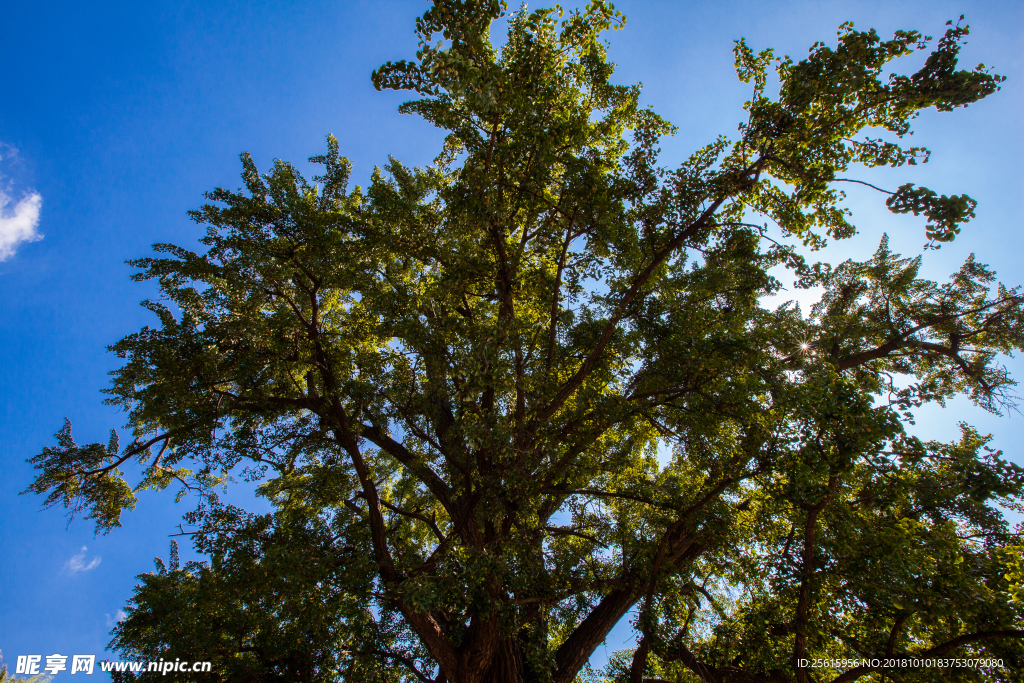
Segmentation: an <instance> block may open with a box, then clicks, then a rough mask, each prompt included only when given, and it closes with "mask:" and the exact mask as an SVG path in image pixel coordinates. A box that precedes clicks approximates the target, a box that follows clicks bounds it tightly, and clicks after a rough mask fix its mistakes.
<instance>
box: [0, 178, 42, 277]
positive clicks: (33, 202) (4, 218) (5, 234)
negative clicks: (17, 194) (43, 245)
mask: <svg viewBox="0 0 1024 683" xmlns="http://www.w3.org/2000/svg"><path fill="white" fill-rule="evenodd" d="M11 204H14V207H13V209H12V208H10V206H11ZM42 205H43V198H42V196H40V194H39V193H38V192H32V193H31V194H29V195H28V196H26V197H23V198H22V199H21V200H20V201H19V202H17V203H16V204H15V203H14V200H13V199H11V198H10V197H9V196H7V194H6V193H4V192H3V191H2V190H0V261H5V260H7V259H9V258H10V257H12V256H14V251H15V249H16V248H17V247H18V245H19V244H21V243H22V242H35V241H36V240H41V239H43V236H42V235H40V234H39V233H38V232H36V227H38V225H39V209H40V207H42Z"/></svg>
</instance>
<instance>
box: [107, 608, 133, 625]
mask: <svg viewBox="0 0 1024 683" xmlns="http://www.w3.org/2000/svg"><path fill="white" fill-rule="evenodd" d="M103 616H105V617H106V618H107V628H113V627H114V624H117V623H120V622H122V621H124V620H125V619H127V618H128V615H127V614H125V612H124V610H123V609H119V610H117V614H115V615H114V616H113V617H111V616H110V615H109V614H104V615H103Z"/></svg>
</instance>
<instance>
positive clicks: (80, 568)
mask: <svg viewBox="0 0 1024 683" xmlns="http://www.w3.org/2000/svg"><path fill="white" fill-rule="evenodd" d="M85 550H86V548H85V546H84V545H83V546H82V550H81V552H79V553H78V554H77V555H73V556H72V557H71V559H70V560H68V561H67V563H66V564H65V565H64V568H65V569H67V570H68V571H69V572H71V573H72V574H74V573H75V572H87V571H90V570H92V569H96V567H98V566H100V560H101V559H102V558H100V556H99V555H97V556H96V557H94V558H92V559H91V560H89V562H86V561H85Z"/></svg>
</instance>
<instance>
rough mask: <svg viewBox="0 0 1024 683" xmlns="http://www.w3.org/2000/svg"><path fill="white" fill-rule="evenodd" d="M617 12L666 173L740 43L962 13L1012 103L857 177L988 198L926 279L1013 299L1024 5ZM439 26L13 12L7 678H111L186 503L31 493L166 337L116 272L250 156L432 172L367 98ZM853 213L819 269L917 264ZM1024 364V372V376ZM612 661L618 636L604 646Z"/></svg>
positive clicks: (3, 117) (342, 15)
mask: <svg viewBox="0 0 1024 683" xmlns="http://www.w3.org/2000/svg"><path fill="white" fill-rule="evenodd" d="M616 6H617V7H618V8H619V9H621V10H622V11H623V12H624V13H625V14H626V15H627V17H628V23H627V27H626V30H625V31H620V32H616V33H613V34H611V35H610V39H611V41H612V48H611V55H612V58H613V59H614V61H616V62H617V63H618V64H619V69H618V71H617V78H616V80H617V81H618V82H620V83H631V82H636V81H642V82H643V84H644V101H645V103H647V104H651V105H653V106H654V108H655V109H656V110H657V111H658V112H659V113H661V114H662V115H663V116H665V117H666V118H668V119H669V120H671V121H672V122H673V123H675V124H677V125H678V126H679V133H678V134H677V135H676V136H675V137H674V138H672V139H670V140H666V141H665V143H664V144H663V149H664V162H665V163H666V164H669V165H673V164H677V163H679V162H680V161H681V160H682V159H684V158H685V157H686V156H687V155H688V154H689V153H690V152H691V151H692V150H693V149H695V148H696V147H699V146H703V145H704V144H707V143H708V142H710V141H711V140H712V139H713V138H714V137H715V136H716V135H718V134H725V135H733V134H734V133H735V130H736V124H737V123H738V122H739V121H740V120H741V119H742V114H743V112H742V109H741V106H742V103H743V101H744V99H745V98H746V96H747V93H748V90H747V86H744V85H743V84H741V83H739V82H738V81H737V80H736V78H735V75H734V73H733V69H732V61H733V58H732V53H731V48H732V40H734V39H736V38H739V37H746V38H747V40H748V42H749V43H750V45H751V46H752V47H753V48H755V49H761V48H763V47H768V46H771V47H774V48H776V50H777V52H778V53H781V54H791V55H792V56H794V57H795V58H800V57H801V56H802V55H804V54H805V53H806V50H807V48H808V47H809V46H810V45H811V44H812V43H813V42H815V41H816V40H824V41H826V42H827V41H831V40H834V36H835V29H836V27H837V26H838V25H839V24H840V23H841V22H843V21H846V20H852V21H854V22H855V24H856V26H857V27H858V28H861V29H866V28H868V27H875V28H877V29H878V31H879V32H880V33H881V34H882V35H883V36H885V35H886V34H891V32H892V31H893V30H895V29H900V28H914V29H919V30H921V31H922V32H924V33H926V34H929V35H936V36H938V35H941V34H942V32H943V30H944V24H945V22H946V20H947V19H954V20H955V19H956V18H957V17H958V16H959V15H960V14H966V15H967V21H968V22H969V23H970V25H971V36H970V42H969V44H968V46H967V47H966V48H965V49H964V52H963V61H962V64H963V65H965V66H974V65H975V64H977V63H978V62H984V63H986V64H989V65H991V66H993V67H994V70H995V71H996V72H997V73H1000V74H1003V75H1006V76H1008V77H1009V80H1007V82H1006V83H1005V84H1004V85H1003V89H1002V91H1001V92H999V93H997V94H996V95H994V96H993V97H991V98H989V99H988V100H986V101H983V102H981V103H978V104H976V105H974V106H972V107H970V108H969V109H967V110H960V111H957V112H954V113H952V114H937V113H935V112H928V113H926V114H924V115H922V116H921V118H920V119H919V120H918V122H917V126H916V128H917V131H918V132H917V134H916V135H915V138H914V142H915V144H923V145H926V146H928V147H930V148H931V149H932V151H933V156H932V161H931V162H930V163H929V164H928V165H927V166H923V167H917V168H916V169H910V170H909V171H908V170H907V169H901V170H898V171H889V170H881V171H876V172H874V173H872V174H871V175H868V174H861V175H860V176H859V177H861V178H862V179H866V180H867V179H870V180H873V181H874V182H878V183H884V184H886V185H888V186H891V187H893V186H896V185H899V184H902V183H904V182H915V183H918V184H922V185H926V186H928V187H931V188H933V189H935V190H937V191H939V192H941V193H946V194H949V193H962V192H966V193H967V194H969V195H971V196H972V197H974V198H975V199H977V200H978V201H979V207H978V211H977V216H978V217H977V219H976V220H975V221H973V222H972V223H970V224H968V226H967V227H966V228H965V229H964V232H963V234H962V236H961V237H960V238H959V239H958V240H957V241H956V242H955V243H953V244H952V245H948V246H945V247H943V249H942V250H941V251H939V252H930V253H928V254H927V256H926V263H925V268H924V272H925V274H927V275H928V276H929V277H933V278H943V279H944V278H945V277H946V276H948V275H949V274H950V273H951V272H953V271H954V270H956V268H957V267H958V266H959V264H960V263H962V261H963V260H964V258H966V256H967V254H969V253H970V252H977V254H978V258H979V260H980V261H982V262H985V263H989V264H991V265H992V266H993V267H994V268H995V270H996V271H997V272H998V273H999V276H1000V279H1001V280H1003V281H1004V282H1006V283H1008V284H1011V285H1016V284H1021V283H1024V267H1022V266H1021V261H1020V254H1021V253H1024V233H1022V230H1021V227H1022V226H1021V198H1022V195H1024V192H1022V191H1024V166H1022V164H1021V163H1020V162H1021V159H1024V117H1022V116H1021V113H1020V112H1021V111H1024V61H1022V53H1021V49H1020V47H1021V45H1022V44H1024V4H1022V3H1020V2H1018V1H1010V0H1007V1H992V0H987V1H984V2H981V1H967V0H961V1H959V2H951V1H948V0H926V1H908V0H901V1H900V2H893V1H892V0H888V1H877V2H876V1H871V2H858V1H856V0H844V1H842V2H834V1H810V0H808V1H804V2H796V1H776V2H750V1H746V0H735V1H720V2H715V3H710V2H682V1H678V2H655V1H652V0H646V1H643V2H640V1H629V2H627V1H623V2H620V3H617V4H616ZM425 8H426V3H425V2H423V1H422V0H405V1H390V2H337V1H335V2H322V1H318V0H311V1H309V2H303V3H299V2H266V1H253V0H247V1H245V2H241V1H221V2H216V3H214V2H205V3H203V2H177V3H169V2H160V1H157V0H154V1H151V2H145V3H139V2H131V3H129V2H116V1H111V2H106V3H71V2H53V3H34V2H12V1H9V0H3V1H2V2H0V17H2V24H0V25H2V26H3V33H4V37H3V40H2V41H0V65H2V68H0V93H2V94H0V98H2V99H0V389H2V391H3V394H2V395H3V402H2V404H0V406H2V408H0V458H2V466H3V470H2V472H3V476H2V477H0V613H2V614H3V616H4V618H3V619H0V650H2V651H3V654H4V658H5V659H6V661H8V662H9V663H11V664H12V665H13V662H14V660H15V658H16V656H17V655H19V654H42V655H46V654H52V653H54V652H59V653H62V654H96V655H99V656H100V657H101V658H102V657H103V656H104V648H105V646H106V644H107V642H108V641H109V630H110V627H111V625H112V623H113V620H115V619H116V618H117V617H118V612H119V610H121V609H123V607H124V604H125V601H126V599H127V598H128V597H129V596H130V595H131V592H132V587H133V586H134V585H135V578H134V577H135V575H137V574H139V573H140V572H145V571H149V570H150V569H151V568H152V566H153V565H152V561H153V558H154V557H155V556H161V557H166V556H167V550H168V543H169V539H168V534H171V533H173V532H174V531H176V525H177V523H178V521H180V515H181V514H182V513H183V512H185V511H186V510H187V509H188V505H187V503H181V504H175V503H174V502H173V496H172V495H168V494H167V492H165V494H151V495H145V494H143V495H142V496H141V500H140V502H139V505H138V507H137V509H136V510H135V511H134V512H133V513H131V514H127V515H125V517H124V526H123V527H122V528H120V529H117V530H115V531H114V532H112V533H111V534H110V535H108V536H104V537H99V538H95V537H94V536H93V532H92V526H91V525H90V524H88V523H85V522H81V521H76V522H75V523H73V524H71V525H70V526H69V525H68V524H67V522H66V520H65V518H64V516H63V513H62V511H60V510H57V509H54V510H49V511H43V512H40V503H41V500H40V499H38V498H36V497H30V496H18V495H17V494H18V492H19V491H21V490H23V489H24V488H25V487H26V486H27V485H28V484H29V483H30V482H31V480H32V470H31V468H30V467H29V466H28V465H26V464H25V459H26V458H27V457H30V456H32V455H34V454H36V453H38V452H39V450H40V449H41V447H42V446H44V445H49V444H51V443H52V434H53V433H54V432H56V431H57V430H58V429H59V428H60V427H61V424H62V422H63V419H64V417H65V416H67V417H70V418H71V419H72V420H73V422H74V425H75V434H76V437H77V439H78V440H79V442H82V441H103V442H105V441H106V438H107V437H106V435H107V432H108V430H109V429H110V428H111V427H120V425H121V424H122V423H123V422H124V416H123V415H119V414H118V413H117V412H116V411H115V410H114V409H113V408H109V407H106V406H103V405H102V403H101V401H102V396H101V394H100V390H101V389H102V388H104V386H106V383H107V375H106V373H107V372H108V371H109V370H111V369H113V368H114V367H116V362H115V361H116V359H115V358H114V357H112V356H111V355H110V354H107V353H106V351H105V347H106V345H108V344H111V343H113V342H115V341H117V340H118V339H120V338H121V337H122V336H124V335H126V334H128V333H130V332H133V331H135V330H137V329H138V328H139V327H141V326H142V325H145V324H148V323H152V320H151V314H149V313H148V312H146V311H145V310H143V309H142V308H140V307H139V306H138V305H137V304H138V302H139V301H140V300H141V299H144V298H146V297H147V296H149V295H151V294H152V291H153V290H152V289H151V288H150V286H149V285H139V284H133V283H131V282H130V281H129V280H128V276H129V275H130V273H131V270H130V269H129V268H128V267H127V266H125V265H124V261H125V260H126V259H129V258H133V257H139V256H144V255H147V254H148V253H149V247H150V245H151V244H152V243H154V242H174V243H178V244H181V245H184V246H186V247H189V248H194V247H195V246H197V245H196V239H197V238H198V237H199V236H200V235H201V234H202V228H200V227H199V226H197V225H195V224H193V223H191V222H190V221H189V220H188V218H187V217H186V215H185V212H186V211H187V210H189V209H192V208H196V207H198V206H199V205H200V204H201V203H202V201H203V199H202V193H203V192H204V191H205V190H209V189H212V188H214V187H216V186H224V187H230V188H234V187H238V186H239V185H240V184H241V183H240V181H239V178H238V171H239V165H238V159H237V155H238V153H239V152H242V151H248V152H250V153H251V154H252V155H253V157H254V158H255V160H256V162H257V164H259V165H260V167H261V168H267V167H268V166H269V164H270V163H271V161H272V160H273V159H274V158H281V159H285V160H289V161H293V162H302V161H304V160H305V159H306V158H308V157H309V156H310V155H313V154H318V153H321V152H322V150H323V148H324V138H325V136H326V135H327V133H334V134H335V135H336V136H337V137H338V139H339V141H340V143H341V148H342V153H343V154H345V155H347V156H348V157H349V158H350V159H351V160H352V162H353V164H354V166H355V170H354V174H355V178H356V179H357V181H361V182H362V184H364V185H365V182H366V180H367V179H368V177H369V174H370V172H371V171H372V169H373V166H374V164H383V163H385V162H386V160H387V156H388V155H389V154H391V155H394V156H395V157H397V158H398V159H401V160H402V161H403V162H406V163H409V164H426V163H429V161H430V160H431V159H432V158H433V157H434V156H435V155H436V153H437V151H438V150H439V143H440V140H441V135H440V133H439V132H438V131H436V130H434V129H433V128H431V127H430V126H429V125H427V124H426V123H424V122H423V121H421V120H419V119H416V118H414V117H411V116H401V115H399V114H398V113H397V112H396V107H397V105H398V104H399V103H400V102H402V101H403V100H404V99H407V98H406V97H405V96H404V95H403V94H401V93H394V92H386V93H378V92H376V91H374V90H373V87H372V85H371V84H370V78H369V76H370V72H371V71H372V70H373V69H374V68H376V67H377V66H379V65H380V64H381V63H383V62H384V61H387V60H389V59H393V60H396V59H403V58H411V57H412V56H413V53H414V51H415V38H414V36H413V33H412V26H413V20H414V17H415V16H416V15H418V14H419V13H421V12H422V11H423V10H424V9H425ZM921 59H923V57H922V58H921ZM920 61H921V60H918V61H913V59H908V60H907V65H906V66H905V67H901V68H906V69H908V70H909V69H912V68H914V67H915V66H916V65H917V64H918V63H919V62H920ZM299 165H300V168H301V167H303V166H304V164H299ZM850 206H851V207H852V208H853V209H854V212H855V214H854V219H855V223H856V224H857V225H858V227H859V228H860V229H861V231H862V235H861V236H859V237H858V238H856V239H854V240H851V241H848V242H844V243H842V244H838V245H833V246H831V247H829V248H828V249H827V250H826V251H825V253H824V255H823V258H824V259H825V260H831V261H832V262H838V261H840V260H842V259H845V258H850V257H853V258H863V257H866V256H867V255H869V254H870V253H872V252H873V251H874V249H875V248H876V246H877V244H878V240H879V239H880V237H881V235H882V233H883V232H888V233H889V235H890V237H891V244H892V246H893V248H894V249H896V250H898V251H902V252H903V253H905V254H917V253H920V251H921V245H922V244H923V242H924V229H923V221H921V220H917V219H914V218H912V217H908V216H901V217H895V216H892V215H891V214H889V213H888V212H887V211H885V209H884V206H883V205H882V199H881V198H880V196H879V195H877V193H873V192H872V191H870V190H866V189H865V190H864V191H863V192H862V191H860V190H859V189H855V190H851V191H850ZM1008 365H1009V367H1010V368H1011V369H1012V370H1015V372H1016V375H1017V376H1021V375H1022V374H1024V363H1022V362H1021V361H1020V360H1019V359H1018V360H1014V361H1010V362H1009V363H1008ZM960 420H968V421H970V422H971V423H973V424H975V425H977V426H978V427H979V428H980V429H982V430H983V431H989V432H992V433H994V434H995V444H996V445H997V446H998V447H1001V448H1003V449H1004V451H1005V452H1006V454H1007V455H1008V456H1009V457H1011V458H1012V459H1013V460H1015V461H1017V462H1024V453H1022V449H1021V439H1020V436H1021V435H1024V429H1022V427H1024V418H1022V417H1021V416H1019V415H1018V416H1012V417H1003V418H997V417H994V416H990V415H988V414H986V413H984V412H982V411H980V410H978V409H976V408H973V407H972V406H971V405H970V404H969V403H968V402H965V401H954V402H953V403H951V404H950V405H949V406H948V407H947V408H946V409H945V410H941V409H937V408H936V409H929V410H926V411H923V412H922V413H921V415H920V419H919V420H918V424H917V427H916V431H917V433H918V434H920V435H922V436H927V437H930V438H941V439H950V438H954V437H955V436H956V435H957V429H956V424H957V422H958V421H960ZM244 499H246V494H245V492H244V491H243V492H240V493H238V494H237V496H236V500H244ZM256 505H257V506H258V505H259V503H258V502H257V503H256ZM183 550H184V548H183ZM616 637H618V636H616ZM619 646H620V643H619V642H609V645H608V650H607V651H608V652H611V651H612V650H614V649H617V648H618V647H619ZM198 654H199V653H197V656H198ZM597 656H598V658H600V659H603V658H604V652H603V650H600V649H599V651H598V653H597ZM12 671H13V666H12ZM103 677H104V675H103V674H94V679H97V680H99V679H102V678H103ZM58 679H67V680H75V679H70V678H68V675H67V674H63V675H61V676H58Z"/></svg>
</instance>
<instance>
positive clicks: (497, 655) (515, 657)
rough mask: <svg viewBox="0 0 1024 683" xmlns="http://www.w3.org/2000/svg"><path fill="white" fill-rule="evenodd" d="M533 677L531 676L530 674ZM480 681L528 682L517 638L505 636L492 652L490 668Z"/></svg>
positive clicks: (488, 682)
mask: <svg viewBox="0 0 1024 683" xmlns="http://www.w3.org/2000/svg"><path fill="white" fill-rule="evenodd" d="M530 678H533V676H530ZM481 683H528V681H527V676H526V667H525V666H524V663H523V650H522V648H521V647H520V645H519V638H518V637H517V636H512V637H510V638H506V639H505V640H503V641H502V642H501V645H499V646H498V648H497V650H495V652H494V659H493V660H492V661H491V668H490V670H489V671H488V672H487V673H486V674H485V675H484V678H483V681H482V682H481Z"/></svg>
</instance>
